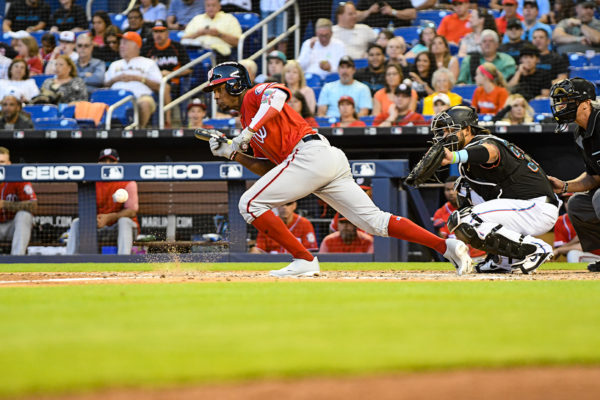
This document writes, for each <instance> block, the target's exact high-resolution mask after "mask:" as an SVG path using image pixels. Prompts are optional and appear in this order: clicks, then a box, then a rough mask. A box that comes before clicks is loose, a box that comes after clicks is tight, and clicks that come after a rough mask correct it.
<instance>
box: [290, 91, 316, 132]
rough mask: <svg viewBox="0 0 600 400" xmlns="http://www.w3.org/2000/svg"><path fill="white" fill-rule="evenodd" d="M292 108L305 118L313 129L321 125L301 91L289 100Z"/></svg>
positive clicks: (294, 93) (293, 94) (293, 93)
mask: <svg viewBox="0 0 600 400" xmlns="http://www.w3.org/2000/svg"><path fill="white" fill-rule="evenodd" d="M288 103H289V104H290V107H292V108H293V109H294V111H296V112H297V113H298V114H300V115H301V116H302V118H304V120H305V121H306V122H307V123H308V124H309V125H310V126H311V127H313V128H318V127H319V124H318V123H317V120H316V119H315V118H314V116H313V115H314V114H313V112H312V111H311V109H310V107H309V106H308V102H307V101H306V98H305V97H304V95H303V94H302V92H300V91H299V90H296V91H294V92H292V97H290V99H289V100H288Z"/></svg>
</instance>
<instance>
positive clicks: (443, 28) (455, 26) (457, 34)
mask: <svg viewBox="0 0 600 400" xmlns="http://www.w3.org/2000/svg"><path fill="white" fill-rule="evenodd" d="M470 19H471V15H467V18H466V19H460V18H458V15H456V13H452V14H450V15H446V16H445V17H444V18H443V19H442V22H441V23H440V26H439V28H438V30H437V34H438V35H441V36H444V37H445V38H446V40H448V41H449V42H453V43H456V44H458V42H460V39H462V38H463V37H465V36H466V35H467V33H470V32H473V29H471V22H470Z"/></svg>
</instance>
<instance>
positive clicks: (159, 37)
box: [141, 19, 192, 126]
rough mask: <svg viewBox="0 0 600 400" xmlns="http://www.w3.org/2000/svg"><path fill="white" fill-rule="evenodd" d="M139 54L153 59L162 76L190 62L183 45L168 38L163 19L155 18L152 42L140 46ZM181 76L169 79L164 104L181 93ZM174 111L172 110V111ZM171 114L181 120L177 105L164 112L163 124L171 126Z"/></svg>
mask: <svg viewBox="0 0 600 400" xmlns="http://www.w3.org/2000/svg"><path fill="white" fill-rule="evenodd" d="M141 54H142V55H143V56H144V57H146V58H150V59H152V60H154V61H155V62H156V64H157V65H158V68H159V69H160V72H161V74H162V76H163V77H165V76H167V75H169V74H170V73H171V72H173V71H176V70H178V69H179V68H181V67H182V66H184V65H186V64H187V63H189V62H190V56H189V55H188V53H187V51H185V49H184V48H183V46H182V45H181V44H180V43H179V42H176V41H174V40H171V39H170V38H169V29H168V28H167V23H166V22H165V21H164V20H160V19H158V20H156V21H155V22H154V27H153V28H152V43H148V44H146V46H145V47H144V48H142V52H141ZM191 73H192V70H191V69H188V70H187V71H185V72H183V73H182V76H185V75H191ZM180 84H181V78H179V77H175V78H173V79H171V80H170V81H169V83H168V84H167V87H166V90H165V104H169V103H170V102H171V99H172V98H173V97H179V96H180V95H181V94H182V93H181V90H180V88H181V86H180ZM172 111H174V112H172ZM173 115H174V116H175V118H176V119H177V121H181V116H180V112H179V107H175V108H173V109H171V110H169V111H167V112H166V114H165V124H166V125H167V126H171V123H172V120H173Z"/></svg>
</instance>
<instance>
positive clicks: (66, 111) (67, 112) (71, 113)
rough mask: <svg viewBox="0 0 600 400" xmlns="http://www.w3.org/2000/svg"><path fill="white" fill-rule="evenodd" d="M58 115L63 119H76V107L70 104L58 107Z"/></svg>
mask: <svg viewBox="0 0 600 400" xmlns="http://www.w3.org/2000/svg"><path fill="white" fill-rule="evenodd" d="M58 113H59V114H60V116H61V118H75V106H73V105H72V106H70V105H68V104H60V105H59V106H58Z"/></svg>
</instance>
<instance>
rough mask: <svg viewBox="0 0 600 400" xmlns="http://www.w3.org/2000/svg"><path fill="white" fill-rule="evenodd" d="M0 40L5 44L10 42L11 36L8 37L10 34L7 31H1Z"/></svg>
mask: <svg viewBox="0 0 600 400" xmlns="http://www.w3.org/2000/svg"><path fill="white" fill-rule="evenodd" d="M0 42H2V43H6V44H11V42H12V38H11V37H10V35H9V34H8V32H6V33H3V34H2V35H0Z"/></svg>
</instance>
